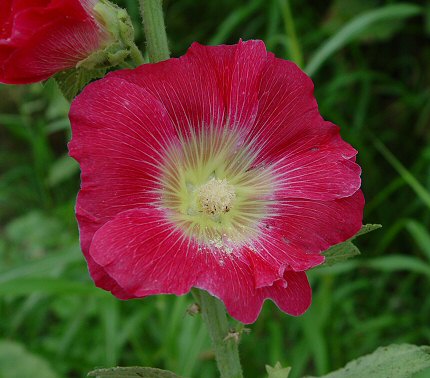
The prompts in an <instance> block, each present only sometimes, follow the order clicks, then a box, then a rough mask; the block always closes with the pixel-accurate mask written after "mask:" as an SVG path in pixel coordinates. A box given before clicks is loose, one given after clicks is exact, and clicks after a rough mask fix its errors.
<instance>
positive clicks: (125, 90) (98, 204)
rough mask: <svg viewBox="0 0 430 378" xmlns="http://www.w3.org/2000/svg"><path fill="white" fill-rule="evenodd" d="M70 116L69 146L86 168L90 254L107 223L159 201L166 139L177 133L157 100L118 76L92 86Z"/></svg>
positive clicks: (83, 203) (81, 215) (84, 238)
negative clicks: (118, 215) (161, 162)
mask: <svg viewBox="0 0 430 378" xmlns="http://www.w3.org/2000/svg"><path fill="white" fill-rule="evenodd" d="M106 104H109V106H106ZM70 119H71V122H72V123H73V138H72V141H71V142H70V144H69V151H70V155H71V156H72V157H74V158H75V159H76V160H78V161H79V163H80V165H81V170H82V176H81V179H82V185H81V191H80V193H79V196H78V201H77V205H76V212H77V217H78V220H79V224H80V230H81V244H82V248H83V250H84V253H88V249H89V244H90V242H91V239H92V236H93V234H94V232H95V231H96V230H97V229H98V228H100V227H101V226H102V225H103V224H104V223H106V222H107V221H109V220H111V219H112V218H113V217H115V216H116V215H117V214H119V213H121V212H123V211H125V210H129V209H133V208H139V207H141V206H147V205H148V204H151V203H152V202H153V201H154V200H155V198H156V197H157V194H156V193H155V192H154V189H157V188H158V186H157V185H158V184H157V183H158V181H157V179H158V176H159V166H160V161H161V159H162V155H161V154H162V151H163V146H164V145H163V143H165V141H166V140H167V139H168V140H170V141H172V140H175V137H176V134H175V132H174V127H173V125H172V124H171V122H170V119H169V117H168V116H167V114H166V112H165V109H164V107H163V106H162V105H161V104H160V103H159V101H158V100H156V99H155V98H154V97H153V96H152V95H150V94H149V93H148V92H146V91H145V90H144V89H143V88H141V87H138V86H136V85H134V84H131V83H129V82H127V81H125V80H123V79H119V78H113V77H111V78H107V79H105V80H103V81H98V82H95V83H94V84H92V85H90V86H88V87H87V88H86V89H85V90H84V91H83V93H82V94H81V95H80V96H79V97H78V98H77V99H76V100H75V101H74V102H73V104H72V107H71V110H70Z"/></svg>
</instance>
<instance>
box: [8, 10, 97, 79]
mask: <svg viewBox="0 0 430 378" xmlns="http://www.w3.org/2000/svg"><path fill="white" fill-rule="evenodd" d="M99 43H100V32H99V30H98V26H97V25H96V24H95V23H94V22H93V21H92V20H88V21H85V22H81V23H79V24H76V22H75V21H69V20H66V19H64V20H59V21H58V22H57V23H54V24H51V25H50V27H49V28H44V29H43V30H41V31H40V32H39V33H37V34H35V35H34V36H33V37H32V38H31V39H29V40H28V41H26V42H25V43H24V44H23V45H21V46H20V47H19V49H16V50H15V52H13V53H12V54H11V55H10V56H9V58H8V60H7V61H6V62H5V65H4V68H3V70H4V73H3V75H4V77H0V80H1V81H2V82H5V83H12V84H21V83H22V84H25V83H29V82H37V81H41V80H45V79H47V78H49V77H50V76H52V75H53V74H55V73H56V72H58V71H62V70H65V69H68V68H73V67H74V66H75V65H76V64H77V63H78V62H79V61H81V60H83V59H85V58H86V57H88V56H89V55H90V54H91V53H92V52H93V51H95V50H97V49H98V47H99ZM3 75H2V76H3Z"/></svg>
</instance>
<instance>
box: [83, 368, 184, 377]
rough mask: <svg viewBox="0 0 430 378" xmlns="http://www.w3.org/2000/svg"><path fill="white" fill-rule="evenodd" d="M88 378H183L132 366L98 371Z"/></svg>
mask: <svg viewBox="0 0 430 378" xmlns="http://www.w3.org/2000/svg"><path fill="white" fill-rule="evenodd" d="M88 377H98V378H105V377H115V378H142V377H144V378H181V377H180V376H179V375H176V374H175V373H172V372H171V371H167V370H161V369H155V368H150V367H140V366H130V367H116V368H109V369H97V370H93V371H91V372H89V373H88Z"/></svg>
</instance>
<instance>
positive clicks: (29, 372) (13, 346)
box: [0, 340, 58, 378]
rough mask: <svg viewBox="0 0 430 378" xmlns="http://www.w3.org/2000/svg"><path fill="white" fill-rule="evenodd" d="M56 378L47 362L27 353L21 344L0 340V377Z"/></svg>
mask: <svg viewBox="0 0 430 378" xmlns="http://www.w3.org/2000/svg"><path fill="white" fill-rule="evenodd" d="M36 376H37V377H43V378H58V375H57V374H56V373H55V372H54V371H53V370H52V368H51V367H50V366H49V364H48V362H47V361H45V360H44V359H42V358H41V357H39V356H36V355H34V354H32V353H30V352H28V351H27V350H26V349H25V348H24V347H23V346H22V345H21V344H18V343H15V342H13V341H8V340H0V377H7V378H35V377H36Z"/></svg>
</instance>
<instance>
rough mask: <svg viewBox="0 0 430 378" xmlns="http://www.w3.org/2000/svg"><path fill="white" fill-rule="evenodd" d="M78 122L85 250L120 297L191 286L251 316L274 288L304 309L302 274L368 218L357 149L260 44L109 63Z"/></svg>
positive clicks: (73, 150)
mask: <svg viewBox="0 0 430 378" xmlns="http://www.w3.org/2000/svg"><path fill="white" fill-rule="evenodd" d="M70 119H71V122H72V130H73V139H72V141H71V142H70V145H69V147H70V154H71V156H73V157H74V158H75V159H76V160H78V161H79V163H80V164H81V169H82V187H81V191H80V193H79V196H78V200H77V205H76V212H77V218H78V221H79V226H80V234H81V244H82V249H83V252H84V254H85V256H86V258H87V260H88V264H89V269H90V272H91V275H92V277H93V279H94V280H95V282H96V284H97V285H98V286H99V287H102V288H104V289H106V290H109V291H111V292H112V293H113V294H114V295H116V296H117V297H119V298H122V299H128V298H135V297H144V296H147V295H152V294H160V293H171V294H177V295H182V294H185V293H187V292H188V291H189V290H190V289H191V287H193V286H194V287H198V288H201V289H204V290H207V291H208V292H210V293H211V294H213V295H214V296H216V297H218V298H220V299H221V300H222V301H223V302H224V303H225V305H226V307H227V310H228V312H229V313H230V314H231V316H233V317H235V318H236V319H238V320H240V321H242V322H244V323H252V322H254V321H255V320H256V318H257V316H258V314H259V312H260V309H261V306H262V303H263V301H264V300H265V299H266V298H270V299H272V300H273V301H274V302H275V303H276V304H277V305H278V306H279V307H280V308H281V310H283V311H285V312H287V313H289V314H292V315H300V314H302V313H303V312H304V311H306V309H307V308H308V307H309V305H310V302H311V289H310V287H309V284H308V281H307V278H306V274H305V271H306V270H307V269H310V268H312V267H314V266H316V265H319V264H321V263H322V262H323V261H324V257H323V256H322V255H321V252H322V251H324V250H326V249H327V248H329V247H330V246H332V245H334V244H337V243H339V242H342V241H344V240H346V239H348V238H350V237H351V236H353V235H354V234H355V233H356V232H357V231H358V230H359V229H360V227H361V221H362V213H363V205H364V199H363V195H362V193H361V191H360V189H359V188H360V167H359V166H358V165H357V164H356V163H355V155H356V153H357V152H356V151H355V150H354V149H353V148H352V147H351V146H350V145H349V144H347V143H346V142H344V141H343V140H342V139H341V137H340V135H339V128H338V127H337V126H335V125H333V124H332V123H330V122H327V121H324V120H323V119H322V118H321V116H320V114H319V112H318V108H317V103H316V101H315V98H314V97H313V84H312V81H311V80H310V79H309V77H307V76H306V75H305V74H304V73H303V72H302V71H301V70H300V69H299V68H298V67H297V66H296V65H295V64H293V63H291V62H288V61H285V60H282V59H277V58H275V57H274V55H273V54H271V53H267V52H266V49H265V46H264V43H263V42H261V41H248V42H240V43H239V44H237V45H233V46H215V47H207V46H202V45H199V44H197V43H195V44H193V45H192V47H191V48H190V49H189V51H188V52H187V54H186V55H185V56H183V57H181V58H179V59H169V60H167V61H165V62H161V63H157V64H146V65H143V66H141V67H139V68H137V69H135V70H123V71H116V72H114V73H111V74H109V75H108V76H107V77H106V78H105V79H102V80H100V81H97V82H95V83H93V84H91V85H89V86H88V87H87V88H86V89H85V90H84V91H83V93H82V94H81V95H80V96H78V98H77V99H76V100H75V101H74V103H73V105H72V108H71V112H70Z"/></svg>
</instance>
